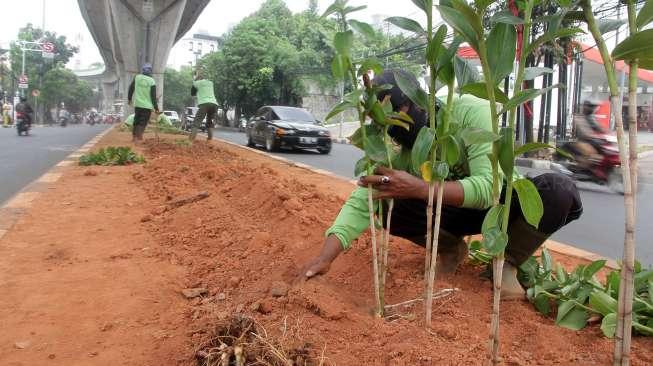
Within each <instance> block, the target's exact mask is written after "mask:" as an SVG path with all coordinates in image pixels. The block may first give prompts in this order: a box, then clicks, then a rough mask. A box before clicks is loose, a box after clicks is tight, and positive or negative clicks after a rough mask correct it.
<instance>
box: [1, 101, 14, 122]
mask: <svg viewBox="0 0 653 366" xmlns="http://www.w3.org/2000/svg"><path fill="white" fill-rule="evenodd" d="M11 112H12V108H11V104H9V103H7V102H5V103H4V104H3V105H2V122H3V124H2V125H3V126H4V127H9V125H11Z"/></svg>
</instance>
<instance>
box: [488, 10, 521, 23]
mask: <svg viewBox="0 0 653 366" xmlns="http://www.w3.org/2000/svg"><path fill="white" fill-rule="evenodd" d="M490 22H492V23H506V24H512V25H517V24H524V19H522V18H520V17H517V16H514V15H512V13H511V12H510V11H509V10H502V11H499V12H496V13H495V14H494V15H493V16H492V17H491V18H490Z"/></svg>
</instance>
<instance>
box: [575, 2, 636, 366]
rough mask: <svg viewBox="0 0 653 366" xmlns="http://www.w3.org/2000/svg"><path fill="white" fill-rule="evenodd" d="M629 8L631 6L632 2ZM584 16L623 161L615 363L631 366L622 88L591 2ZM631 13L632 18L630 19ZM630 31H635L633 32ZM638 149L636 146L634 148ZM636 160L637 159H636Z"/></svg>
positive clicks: (631, 250)
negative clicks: (622, 231) (603, 75)
mask: <svg viewBox="0 0 653 366" xmlns="http://www.w3.org/2000/svg"><path fill="white" fill-rule="evenodd" d="M629 6H631V4H630V2H629ZM581 7H582V8H583V13H584V15H585V19H586V21H587V26H588V29H589V31H590V32H591V33H592V36H593V38H594V40H595V41H596V45H597V47H598V49H599V52H600V53H601V59H602V60H603V67H604V68H605V73H606V77H607V79H608V86H609V87H610V102H611V104H612V113H613V116H614V119H615V126H616V129H617V141H618V143H619V158H620V160H621V174H622V177H623V184H624V206H625V211H626V222H625V237H624V252H623V268H622V270H621V282H620V286H619V305H618V311H617V329H616V332H615V348H614V360H613V363H614V364H615V365H628V364H629V363H630V338H631V334H632V326H631V324H632V307H633V296H632V295H633V273H634V269H635V268H634V267H635V266H634V257H635V210H634V207H635V204H634V197H633V191H632V188H633V185H632V184H631V171H630V162H629V159H628V154H627V150H626V141H625V137H624V126H623V119H622V115H621V100H620V99H619V87H618V85H617V77H616V74H615V72H614V65H613V63H612V61H613V60H612V57H611V56H610V53H609V52H608V48H607V47H606V45H605V41H604V40H603V37H602V35H601V32H600V31H599V28H598V25H597V22H596V19H595V18H594V14H593V13H592V4H591V1H590V0H583V2H582V3H581ZM630 13H631V11H630V9H629V17H630ZM631 31H633V32H634V31H636V29H635V30H631ZM635 148H636V146H635ZM635 159H636V157H635Z"/></svg>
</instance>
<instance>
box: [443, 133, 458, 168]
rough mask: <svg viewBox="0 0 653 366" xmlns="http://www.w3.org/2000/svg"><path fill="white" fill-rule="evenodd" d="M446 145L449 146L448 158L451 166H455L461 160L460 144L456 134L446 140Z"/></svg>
mask: <svg viewBox="0 0 653 366" xmlns="http://www.w3.org/2000/svg"><path fill="white" fill-rule="evenodd" d="M444 146H445V147H446V148H447V156H446V160H447V163H448V164H449V165H450V166H455V165H456V164H457V163H458V160H460V145H459V144H458V140H456V138H455V137H454V136H451V135H449V136H448V137H447V138H446V139H445V141H444Z"/></svg>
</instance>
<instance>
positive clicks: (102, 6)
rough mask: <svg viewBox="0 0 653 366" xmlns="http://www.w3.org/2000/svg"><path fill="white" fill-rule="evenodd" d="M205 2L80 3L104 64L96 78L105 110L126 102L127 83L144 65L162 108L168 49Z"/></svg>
mask: <svg viewBox="0 0 653 366" xmlns="http://www.w3.org/2000/svg"><path fill="white" fill-rule="evenodd" d="M209 1H210V0H78V3H79V8H80V10H81V13H82V16H83V17H84V20H85V21H86V24H87V25H88V28H89V30H90V32H91V35H92V36H93V39H94V40H95V43H96V44H97V46H98V49H99V50H100V54H101V55H102V58H103V59H104V63H105V69H104V71H103V72H102V73H100V74H99V75H98V77H99V78H101V82H102V94H103V102H102V105H103V106H104V109H105V110H106V107H108V106H113V105H114V103H115V102H118V101H124V100H125V99H126V98H127V89H128V88H129V84H130V83H131V81H132V79H133V78H134V76H135V75H136V74H138V73H139V72H140V68H141V65H142V64H144V63H145V62H149V63H151V64H152V67H153V71H154V75H153V77H154V79H155V80H156V83H157V92H158V93H159V102H160V104H159V105H161V99H160V98H161V95H162V92H163V86H164V85H163V71H164V69H165V66H166V62H167V60H168V55H169V54H170V50H171V48H172V46H173V45H174V44H175V42H177V41H178V40H179V39H181V38H182V37H183V35H184V34H185V33H186V32H188V31H189V30H190V28H191V27H192V26H193V24H194V23H195V21H196V20H197V17H199V15H200V14H201V13H202V10H204V8H205V7H206V5H207V4H208V3H209ZM125 104H126V103H125ZM125 112H126V113H127V111H125Z"/></svg>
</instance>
